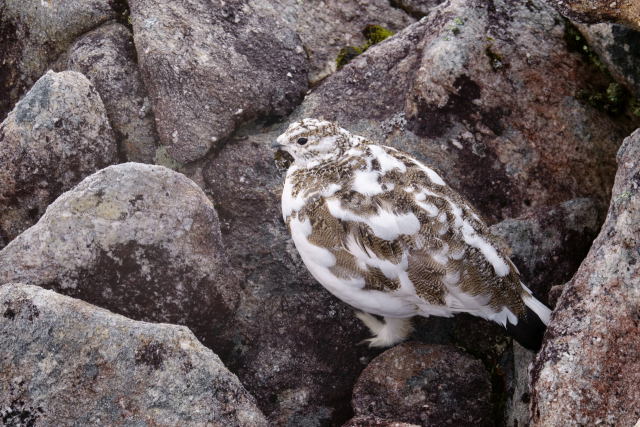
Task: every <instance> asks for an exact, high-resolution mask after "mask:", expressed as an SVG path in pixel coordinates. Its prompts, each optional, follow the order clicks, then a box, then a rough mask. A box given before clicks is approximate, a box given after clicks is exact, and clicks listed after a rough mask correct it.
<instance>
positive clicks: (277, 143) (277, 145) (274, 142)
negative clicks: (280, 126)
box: [271, 141, 284, 150]
mask: <svg viewBox="0 0 640 427" xmlns="http://www.w3.org/2000/svg"><path fill="white" fill-rule="evenodd" d="M282 147H284V145H282V144H280V143H279V142H278V141H273V142H272V143H271V148H273V149H275V150H280V149H281V148H282Z"/></svg>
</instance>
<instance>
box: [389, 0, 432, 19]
mask: <svg viewBox="0 0 640 427" xmlns="http://www.w3.org/2000/svg"><path fill="white" fill-rule="evenodd" d="M443 2H444V0H390V3H391V4H392V5H393V6H394V7H397V8H399V9H402V10H404V11H405V12H407V13H408V14H409V15H411V16H414V17H416V18H422V17H424V16H425V15H428V14H429V12H431V9H433V8H434V7H436V6H438V5H439V4H441V3H443Z"/></svg>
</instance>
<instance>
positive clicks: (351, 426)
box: [342, 417, 418, 427]
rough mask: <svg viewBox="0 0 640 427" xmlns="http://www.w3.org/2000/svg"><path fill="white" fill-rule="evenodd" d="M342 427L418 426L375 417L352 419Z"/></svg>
mask: <svg viewBox="0 0 640 427" xmlns="http://www.w3.org/2000/svg"><path fill="white" fill-rule="evenodd" d="M342 427H418V425H417V424H407V423H401V422H397V421H389V420H383V419H381V418H376V417H354V418H352V419H350V420H349V422H348V423H346V424H344V425H343V426H342Z"/></svg>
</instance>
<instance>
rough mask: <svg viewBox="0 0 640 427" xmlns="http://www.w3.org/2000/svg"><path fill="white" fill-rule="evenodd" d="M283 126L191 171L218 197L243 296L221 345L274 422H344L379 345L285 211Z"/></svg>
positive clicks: (238, 140) (242, 140)
mask: <svg viewBox="0 0 640 427" xmlns="http://www.w3.org/2000/svg"><path fill="white" fill-rule="evenodd" d="M279 132H280V130H279V129H278V130H275V131H271V132H266V133H261V132H260V131H259V130H257V129H254V128H252V129H247V130H246V132H245V131H244V130H243V131H241V132H239V133H238V134H236V135H235V136H234V138H232V139H231V140H229V141H228V142H227V144H226V145H225V146H224V147H223V148H222V150H221V151H220V152H218V153H215V155H211V156H209V158H207V159H205V160H203V161H201V162H198V163H197V164H193V165H191V166H190V168H188V170H185V171H184V172H185V173H186V174H187V175H188V176H190V177H191V178H192V179H193V180H194V181H196V182H198V183H199V184H200V185H201V186H202V187H203V188H205V191H206V193H207V194H208V195H209V196H210V197H211V199H212V200H213V201H214V203H215V207H216V210H217V211H218V214H219V215H220V224H221V230H222V236H223V239H224V242H225V246H226V248H227V253H228V255H229V261H230V262H231V264H232V265H233V267H235V268H237V269H239V270H241V271H243V273H244V275H245V278H246V285H245V287H246V295H245V297H244V298H243V300H242V301H241V304H240V307H239V308H238V310H237V312H236V318H235V320H234V323H233V326H232V327H229V328H228V333H229V338H228V341H231V342H233V343H234V348H233V350H232V351H231V352H221V351H218V349H217V348H216V349H215V351H216V352H217V353H218V354H219V355H220V357H221V358H222V360H223V361H224V362H225V364H226V365H227V366H229V369H231V370H232V371H233V372H234V373H236V374H237V375H238V377H239V378H240V380H241V381H242V383H243V384H244V385H245V387H247V389H248V390H249V391H250V392H251V394H252V395H254V396H255V397H256V399H257V400H258V404H259V406H260V408H261V409H262V410H263V412H264V413H265V415H267V417H268V418H269V421H270V423H271V424H272V425H293V426H297V425H328V424H331V425H340V424H342V423H344V422H346V421H347V420H348V419H349V418H350V417H351V416H352V412H351V409H350V406H349V399H350V394H351V388H352V385H353V383H354V381H355V380H356V378H357V376H358V374H359V373H360V371H361V370H362V369H363V368H364V367H365V366H366V363H367V362H368V361H369V360H370V358H371V357H373V355H375V354H377V353H378V352H379V351H374V350H370V349H368V348H367V347H366V346H363V345H357V344H358V342H360V341H362V340H363V339H365V338H367V337H368V332H367V331H366V330H365V328H364V327H363V326H362V324H361V322H360V321H359V320H357V319H356V318H355V316H354V314H353V309H352V308H351V307H349V306H348V305H346V304H344V303H342V302H340V301H339V300H338V299H336V298H335V297H333V296H332V295H331V294H329V292H327V291H326V290H325V289H324V288H322V286H321V285H320V284H318V283H317V282H316V281H315V280H314V279H313V278H312V277H311V275H310V274H309V272H308V271H307V269H306V268H305V266H304V265H303V263H302V260H301V259H300V258H299V256H298V253H297V251H296V250H295V248H294V246H293V242H291V239H290V235H289V232H288V230H287V229H286V228H285V226H284V223H283V221H282V214H281V212H280V195H281V192H282V184H283V181H284V176H283V175H282V174H281V173H280V172H279V171H278V170H277V169H276V167H275V165H274V161H273V156H274V153H273V150H272V149H271V148H269V144H270V143H271V142H272V141H273V140H274V138H275V137H276V136H277V135H278V133H279Z"/></svg>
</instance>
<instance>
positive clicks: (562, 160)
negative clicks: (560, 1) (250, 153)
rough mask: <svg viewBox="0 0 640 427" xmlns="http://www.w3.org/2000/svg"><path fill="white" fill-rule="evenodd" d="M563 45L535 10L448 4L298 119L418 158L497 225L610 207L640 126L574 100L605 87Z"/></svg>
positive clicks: (553, 17) (332, 86) (331, 81)
mask: <svg viewBox="0 0 640 427" xmlns="http://www.w3.org/2000/svg"><path fill="white" fill-rule="evenodd" d="M564 33H565V23H564V20H563V19H562V17H561V16H560V15H559V14H557V13H556V12H555V11H554V10H553V9H552V8H550V7H549V6H546V5H545V4H544V3H541V2H540V1H536V0H532V1H526V0H516V1H508V2H507V1H505V0H498V1H494V2H485V1H482V0H452V1H451V2H448V3H443V4H442V5H441V6H439V7H437V8H435V9H434V10H433V12H432V13H431V14H429V15H428V16H426V17H425V18H424V19H423V20H422V21H420V22H418V23H416V24H413V25H411V26H409V27H408V28H406V29H405V30H403V31H402V32H400V33H398V34H396V35H395V36H393V37H391V38H389V39H387V40H385V41H384V42H382V43H380V44H378V45H376V46H373V47H372V48H370V49H369V50H367V51H366V52H365V53H364V54H362V55H360V56H358V57H357V58H355V59H354V60H353V61H352V62H351V63H349V64H348V65H347V66H345V67H344V68H343V69H342V70H341V71H340V72H338V73H335V74H333V75H332V76H330V77H329V78H327V79H325V80H324V81H323V83H322V84H321V85H320V86H319V87H318V88H317V89H316V90H315V91H314V92H313V93H311V94H310V95H308V96H307V97H306V98H305V101H304V103H303V104H302V105H301V107H300V108H299V110H298V111H297V113H296V115H295V116H296V118H300V117H317V118H324V119H330V120H335V121H338V122H339V123H340V124H341V125H342V126H343V127H346V128H348V129H349V130H350V131H352V132H355V133H360V134H363V135H365V136H368V137H371V138H373V139H374V140H376V141H378V142H380V143H383V144H386V145H391V146H395V147H397V148H400V149H402V150H404V151H407V152H409V153H411V154H413V155H415V156H417V157H418V158H420V159H422V160H424V161H425V162H427V163H429V164H431V165H433V166H435V167H436V168H437V169H439V170H440V171H441V172H442V174H443V175H444V177H445V178H446V180H447V182H448V183H449V184H450V185H451V186H452V187H453V188H455V189H457V190H458V191H460V192H461V193H462V194H463V195H465V196H466V197H467V198H468V199H470V201H471V202H472V204H473V205H474V206H476V208H478V210H479V211H480V212H482V213H483V214H484V216H485V217H486V219H488V220H489V221H490V222H497V221H499V220H501V219H503V218H508V217H511V218H514V217H517V216H520V215H521V214H522V213H523V212H525V211H528V210H531V209H533V208H537V207H540V206H545V205H552V204H556V203H561V202H563V201H565V200H568V199H572V198H576V197H585V196H594V198H595V199H596V200H597V202H598V203H601V204H603V205H604V204H605V201H606V200H608V197H609V192H610V189H611V184H612V178H613V176H614V172H615V150H616V149H617V147H618V145H619V143H620V141H622V139H623V138H624V136H626V135H628V134H629V133H630V132H631V130H632V129H633V128H634V127H635V125H634V124H633V123H632V122H631V120H630V119H629V118H627V117H626V116H622V117H618V118H612V117H610V116H608V115H606V114H602V112H600V111H598V110H596V109H595V108H593V107H591V106H589V105H588V104H586V103H584V102H582V101H580V100H579V99H578V97H577V94H578V93H579V92H580V91H581V90H582V89H583V88H587V87H588V86H589V85H591V84H592V83H593V82H595V81H597V80H598V79H604V78H605V77H604V76H603V75H599V74H595V72H594V70H593V68H592V67H591V66H590V65H589V64H588V63H586V62H585V61H584V59H583V58H582V57H581V56H580V55H579V54H577V53H575V54H574V53H569V52H568V50H567V47H566V43H565V40H564ZM550 76H553V78H550Z"/></svg>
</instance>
